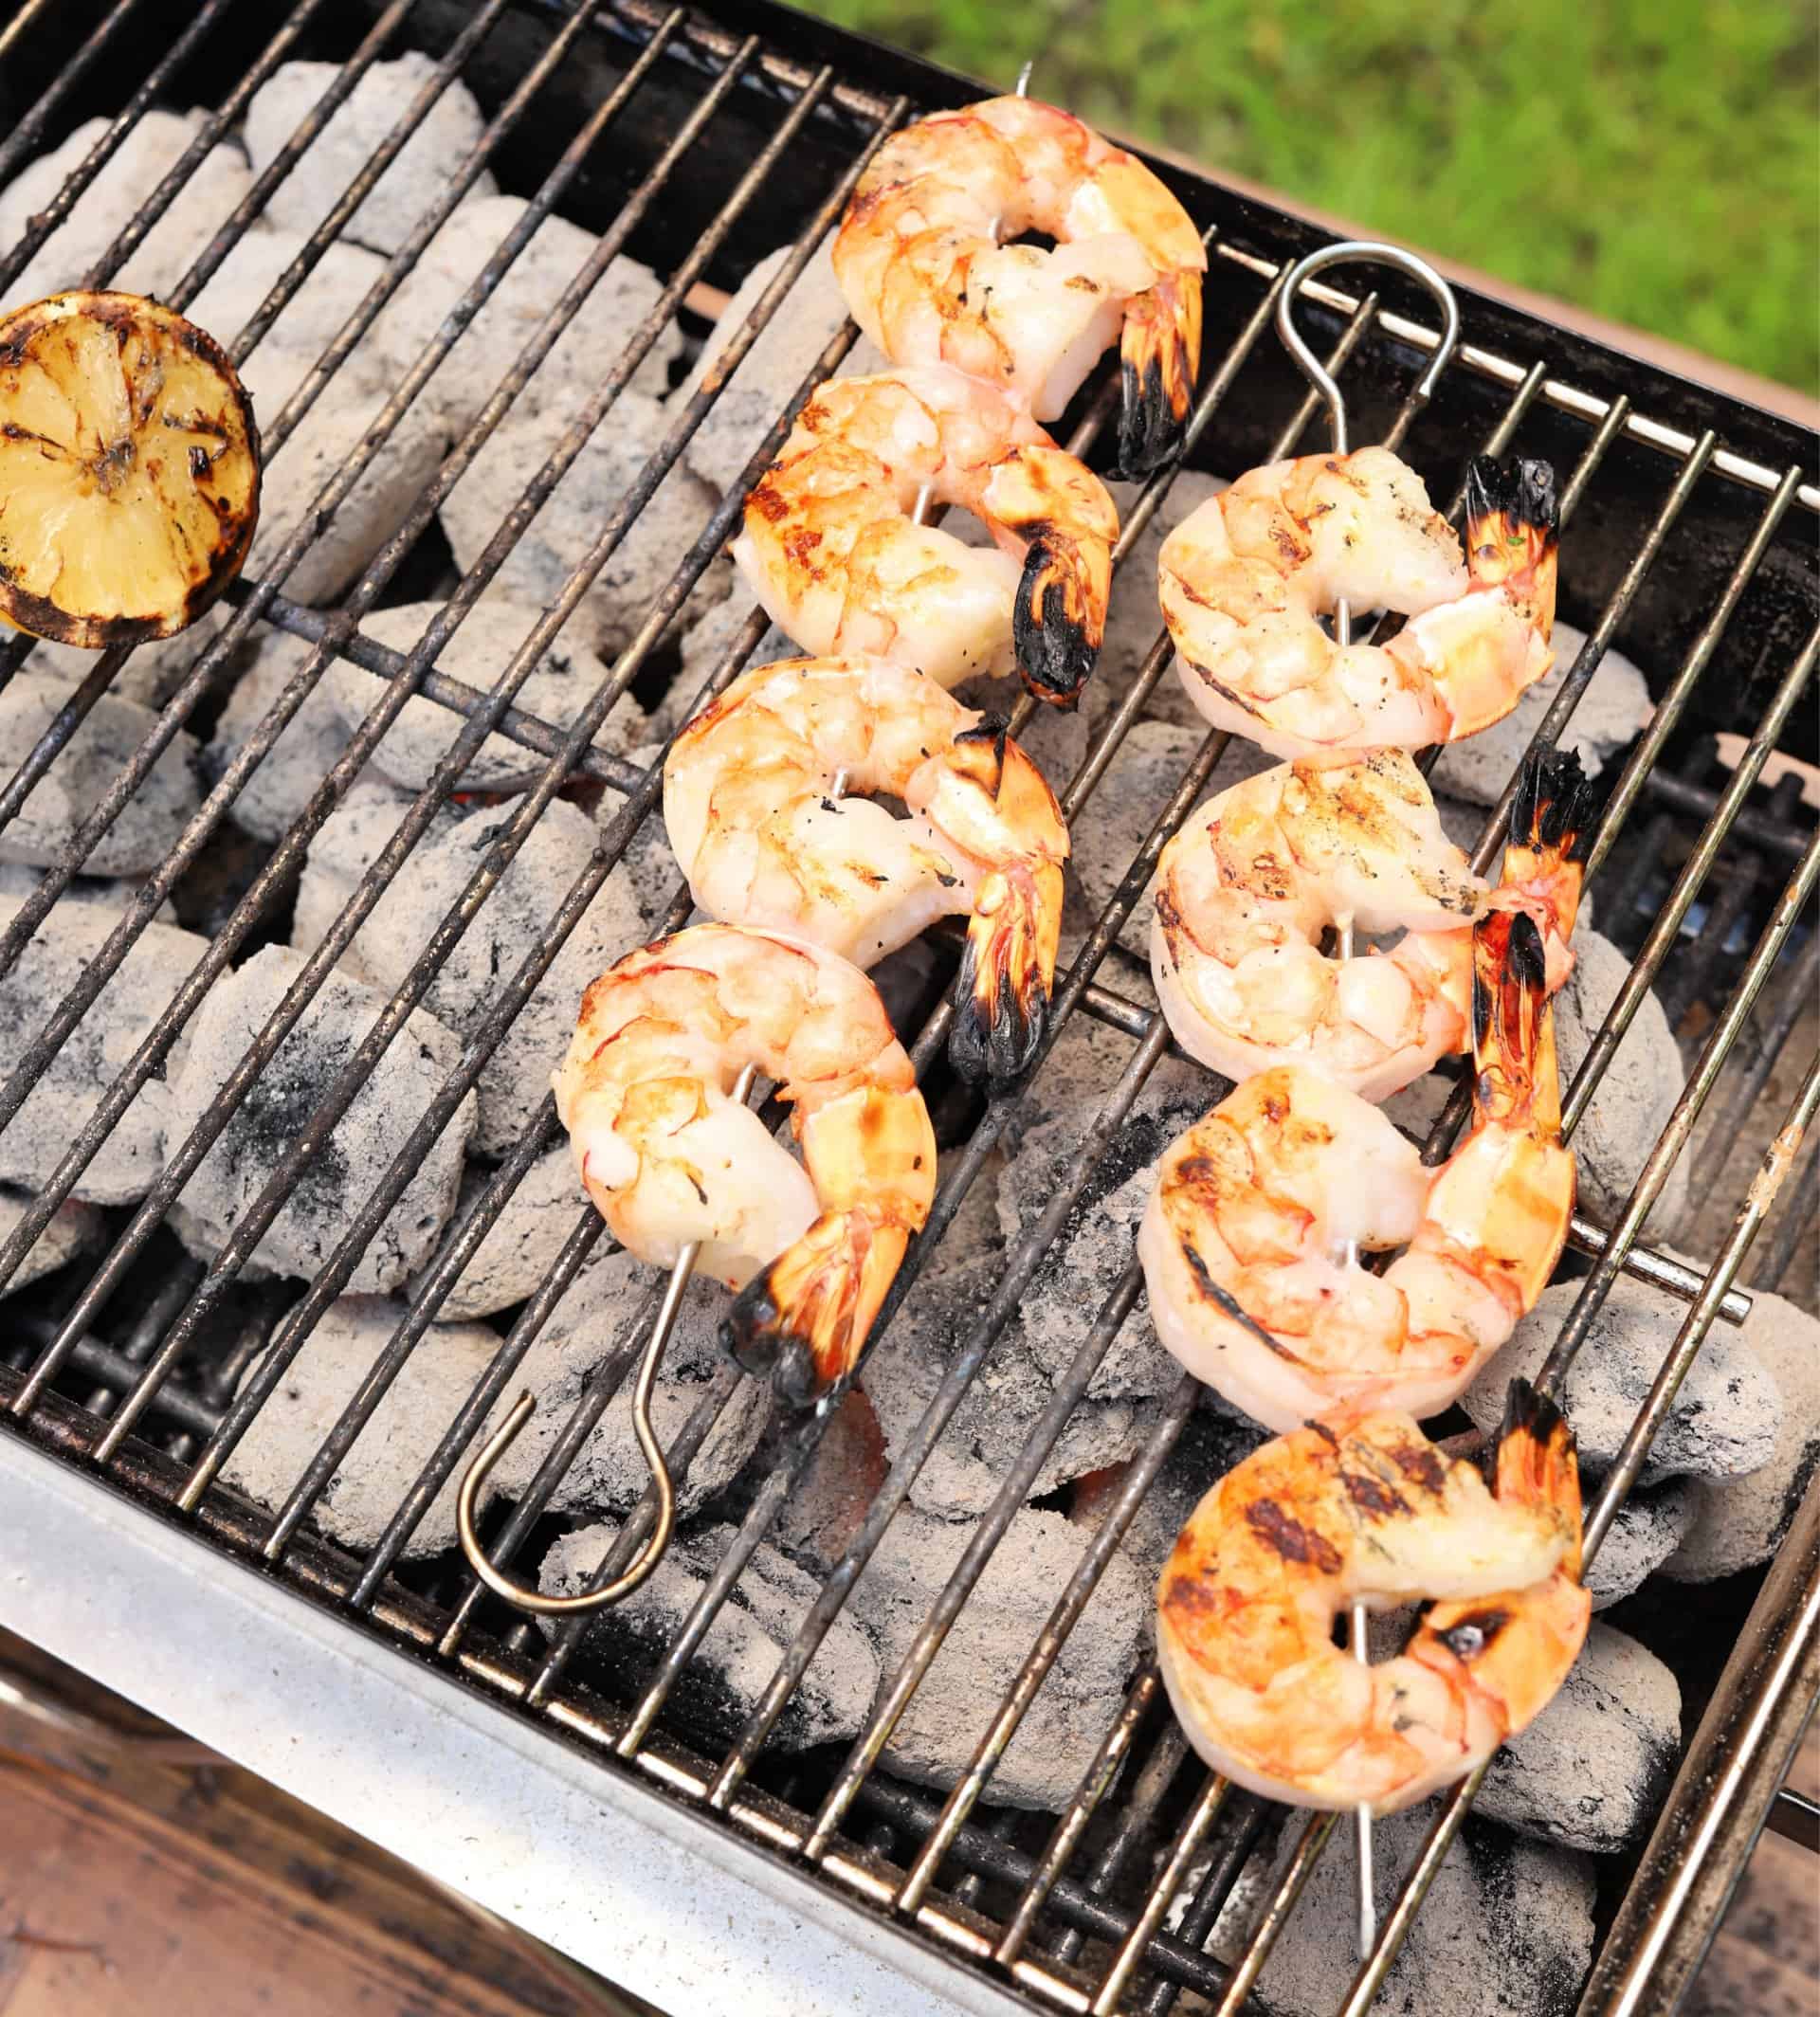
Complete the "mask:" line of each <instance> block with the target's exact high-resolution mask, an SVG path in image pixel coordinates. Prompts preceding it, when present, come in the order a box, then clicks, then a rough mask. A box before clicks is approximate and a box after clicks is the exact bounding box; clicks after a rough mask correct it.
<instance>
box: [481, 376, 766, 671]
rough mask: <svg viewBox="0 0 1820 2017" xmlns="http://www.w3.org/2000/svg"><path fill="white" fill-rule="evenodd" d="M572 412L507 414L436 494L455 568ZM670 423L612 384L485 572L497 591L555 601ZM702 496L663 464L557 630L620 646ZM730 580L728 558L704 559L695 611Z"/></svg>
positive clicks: (684, 540)
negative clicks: (548, 488) (564, 466)
mask: <svg viewBox="0 0 1820 2017" xmlns="http://www.w3.org/2000/svg"><path fill="white" fill-rule="evenodd" d="M573 419H574V416H573V413H571V412H569V411H568V410H566V409H564V408H562V407H559V406H550V407H546V408H544V409H540V410H537V411H532V412H519V411H517V410H514V411H513V412H511V413H508V414H507V415H506V417H505V419H504V420H503V421H501V424H500V426H499V428H498V430H497V431H496V432H495V433H494V434H493V435H492V437H491V438H490V439H489V440H488V442H487V444H486V446H485V447H484V448H482V450H481V452H480V454H479V455H478V456H477V457H476V458H475V461H474V463H473V465H472V466H471V467H470V468H469V469H468V470H467V471H466V472H465V473H464V475H463V477H462V480H461V482H459V483H457V484H456V486H455V488H454V490H453V491H452V492H451V493H450V494H449V496H448V497H447V498H446V499H445V500H444V502H443V505H442V513H441V516H442V521H443V531H444V532H445V533H446V535H447V537H448V543H449V546H450V547H451V549H452V550H453V552H454V554H455V564H456V565H457V566H458V567H459V568H461V569H462V570H463V571H464V572H465V571H466V570H467V569H469V568H471V567H472V566H473V565H474V563H475V562H476V561H477V560H478V559H479V558H480V556H481V554H482V552H483V551H484V550H485V548H486V544H487V542H488V541H489V540H490V539H491V538H492V537H493V535H494V534H495V533H496V532H497V531H498V530H499V527H500V525H501V522H502V521H503V519H504V518H505V517H506V515H507V513H508V512H509V511H510V510H511V509H512V507H513V506H514V505H515V504H516V503H517V501H518V500H519V497H520V496H521V495H522V494H523V491H524V489H525V486H526V485H527V484H528V483H529V482H531V480H532V478H533V477H535V476H536V475H537V472H538V470H539V469H541V468H542V467H543V464H544V463H545V462H546V461H547V460H548V459H549V457H550V455H551V453H552V451H553V450H554V449H555V446H556V445H557V443H558V442H559V441H561V439H562V437H563V436H564V435H565V434H566V433H567V432H568V431H569V428H570V427H571V425H572V424H573ZM671 423H672V416H671V414H670V413H669V412H668V411H667V410H666V409H664V408H663V407H660V406H659V405H658V404H657V402H656V401H655V400H653V399H648V398H646V396H645V394H644V393H642V392H638V391H631V390H629V389H628V391H624V392H622V393H621V394H620V395H619V398H618V400H617V401H616V402H615V404H614V406H613V409H612V410H611V411H610V413H609V414H607V416H606V417H605V418H604V419H603V420H602V421H601V423H600V425H599V426H598V427H595V429H594V430H593V432H592V434H591V435H590V436H589V437H588V439H587V441H586V442H584V443H583V445H582V447H581V450H580V453H579V454H578V455H577V456H576V457H575V460H574V461H573V463H571V465H570V467H569V468H568V470H567V471H566V472H565V474H564V476H563V479H562V481H561V482H559V483H558V484H557V485H556V487H555V490H554V491H553V492H552V493H551V495H550V497H549V499H548V500H546V502H545V503H544V506H543V508H542V510H540V511H539V512H538V513H537V517H536V518H533V519H532V521H531V524H530V527H529V528H528V530H527V531H526V532H525V533H524V534H523V536H521V537H520V538H519V541H518V543H517V544H516V545H515V546H514V547H513V549H512V551H511V553H510V554H508V555H507V556H506V559H505V562H504V564H503V565H502V566H501V569H500V572H499V573H498V574H497V575H496V576H495V577H494V584H495V586H496V588H497V589H498V591H500V592H501V594H505V595H510V596H513V597H515V598H516V599H517V600H519V601H520V602H528V603H532V604H535V605H536V606H537V608H538V609H547V608H548V607H549V606H550V605H552V604H553V603H555V601H556V599H557V597H558V596H559V595H560V594H561V592H562V590H563V587H564V584H565V583H566V582H567V581H568V579H569V577H570V575H571V574H573V572H574V571H575V569H576V567H577V566H578V565H579V564H580V563H581V561H582V560H583V559H584V558H585V557H586V556H587V554H588V553H589V552H590V551H591V549H592V547H593V546H594V544H595V542H596V541H597V540H598V539H599V538H600V536H601V535H602V533H603V531H604V529H605V527H606V524H607V521H608V519H609V518H610V517H611V516H612V514H613V513H614V512H615V511H616V510H617V509H618V508H619V506H620V504H621V501H622V500H624V498H625V497H626V495H627V493H628V491H629V490H630V488H631V487H632V485H633V484H634V483H635V482H637V481H638V479H639V477H640V475H641V473H642V472H643V471H644V469H645V467H646V463H649V461H650V460H651V457H652V455H653V454H654V452H655V451H656V449H657V447H658V445H659V443H660V442H661V441H662V440H663V438H664V434H665V432H666V431H667V429H668V428H669V427H670V425H671ZM714 503H715V499H714V494H713V492H712V491H711V490H710V489H709V487H708V485H707V484H706V483H704V482H702V481H701V478H700V477H697V476H694V475H692V474H691V473H690V471H689V470H688V469H687V468H685V467H683V466H681V465H680V464H679V465H678V466H677V467H676V468H673V469H672V470H671V471H670V473H669V474H668V475H667V476H666V477H665V478H664V481H663V482H662V483H660V484H659V486H658V489H657V492H656V495H655V496H653V497H652V498H651V499H650V500H649V501H648V502H646V504H645V505H644V506H643V508H642V509H641V510H640V511H639V512H638V513H637V515H636V517H635V518H633V519H632V521H631V522H630V524H629V525H628V527H627V530H626V534H625V536H624V537H623V538H622V539H621V540H620V542H619V544H618V546H617V547H615V548H614V550H613V553H612V554H611V556H610V558H609V560H608V561H607V563H606V565H605V566H604V567H603V568H602V569H601V572H599V573H598V574H597V575H596V576H595V578H594V580H593V582H592V585H591V586H590V588H589V589H588V591H587V592H586V594H585V595H584V596H583V598H582V600H581V604H580V606H579V608H578V609H577V612H576V614H575V615H574V616H573V618H572V619H571V621H570V626H569V634H570V635H571V636H573V637H575V638H578V639H579V641H580V642H581V643H582V644H584V645H589V646H591V647H592V648H593V649H595V650H597V651H601V652H603V653H606V652H607V651H608V650H609V649H614V650H616V649H618V648H619V647H620V646H621V645H625V644H626V643H628V640H629V639H630V638H631V636H632V633H633V632H634V631H635V630H636V629H637V628H638V627H639V625H640V624H642V623H643V622H644V621H645V617H646V613H647V611H648V609H649V608H650V606H651V604H652V603H653V602H654V601H655V600H656V598H657V596H658V594H659V592H660V591H662V590H663V589H664V587H666V586H667V584H668V582H669V579H670V576H671V575H672V574H673V573H674V572H675V571H676V568H677V565H678V563H679V562H680V561H681V559H682V558H683V554H685V553H686V552H687V551H688V549H689V548H690V547H691V546H693V545H694V543H695V541H696V539H697V538H698V537H699V536H701V531H702V529H703V527H704V526H705V525H706V524H707V521H708V518H709V515H710V513H711V512H712V510H713V508H714ZM731 585H732V575H731V572H730V565H729V563H727V562H725V561H724V560H721V561H717V562H715V563H714V564H713V565H712V566H710V567H709V569H708V570H707V572H705V573H704V575H703V576H702V579H701V582H700V583H699V584H698V585H697V588H696V590H695V591H694V592H695V596H696V597H697V598H698V607H699V608H700V609H701V610H702V611H705V610H706V609H707V608H708V607H709V606H710V604H712V603H713V602H715V601H718V600H719V599H721V598H722V597H724V596H725V595H726V593H727V591H728V589H729V588H730V587H731Z"/></svg>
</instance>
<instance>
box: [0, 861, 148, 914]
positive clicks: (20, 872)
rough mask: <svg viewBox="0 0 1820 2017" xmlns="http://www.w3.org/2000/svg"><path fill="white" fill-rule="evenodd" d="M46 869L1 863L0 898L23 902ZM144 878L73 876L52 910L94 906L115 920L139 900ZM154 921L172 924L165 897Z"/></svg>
mask: <svg viewBox="0 0 1820 2017" xmlns="http://www.w3.org/2000/svg"><path fill="white" fill-rule="evenodd" d="M47 874H48V870H45V869H42V868H29V867H27V865H26V863H23V862H0V897H17V898H19V899H22V900H23V899H25V898H27V897H29V896H30V895H32V893H33V892H34V891H35V890H36V889H37V887H38V885H39V884H40V883H41V882H43V881H45V877H46V875H47ZM146 881H147V878H145V877H143V876H72V877H71V878H70V880H69V881H67V882H66V883H64V886H63V888H62V889H61V890H59V891H58V893H57V900H56V902H55V903H54V904H53V905H52V906H51V908H52V910H53V911H57V910H61V909H63V907H64V905H65V904H70V905H79V904H80V905H83V906H87V905H91V904H92V905H93V906H94V907H95V908H96V909H97V910H103V911H107V912H109V913H111V914H112V915H113V916H114V917H117V918H118V916H119V915H120V914H121V913H122V912H123V911H127V910H130V909H131V908H132V907H133V905H134V904H135V903H137V901H138V899H139V894H140V892H141V891H142V890H143V889H144V888H145V884H146ZM154 915H155V921H156V922H157V923H159V924H175V923H176V921H177V914H176V911H175V910H174V908H173V906H172V903H171V900H170V899H169V898H167V899H165V900H164V902H162V903H161V904H159V905H158V908H157V910H156V912H155V914H154Z"/></svg>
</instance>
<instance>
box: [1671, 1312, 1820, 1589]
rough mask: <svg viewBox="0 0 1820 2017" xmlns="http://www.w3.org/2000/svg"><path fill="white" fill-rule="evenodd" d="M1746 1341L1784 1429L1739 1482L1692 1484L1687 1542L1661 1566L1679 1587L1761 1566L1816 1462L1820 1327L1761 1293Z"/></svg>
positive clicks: (1798, 1501) (1819, 1414)
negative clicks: (1769, 1384)
mask: <svg viewBox="0 0 1820 2017" xmlns="http://www.w3.org/2000/svg"><path fill="white" fill-rule="evenodd" d="M1718 1328H1719V1326H1717V1325H1715V1326H1714V1329H1715V1331H1717V1330H1718ZM1744 1341H1745V1344H1746V1345H1747V1346H1748V1347H1749V1349H1750V1352H1751V1354H1752V1356H1753V1357H1754V1358H1755V1359H1756V1362H1757V1364H1758V1365H1759V1366H1761V1367H1762V1369H1763V1371H1764V1372H1766V1373H1767V1374H1768V1375H1769V1377H1770V1378H1771V1379H1772V1380H1773V1381H1774V1383H1775V1386H1776V1388H1777V1389H1778V1390H1779V1391H1780V1393H1781V1396H1782V1426H1781V1428H1780V1430H1779V1432H1778V1433H1777V1435H1776V1438H1775V1446H1774V1450H1773V1451H1772V1452H1771V1455H1770V1458H1769V1461H1768V1462H1767V1463H1764V1464H1762V1465H1761V1466H1760V1467H1759V1468H1758V1469H1756V1470H1755V1471H1752V1472H1750V1473H1749V1474H1748V1475H1747V1476H1745V1477H1743V1478H1728V1479H1725V1480H1723V1481H1712V1482H1708V1481H1706V1480H1704V1479H1699V1480H1696V1481H1694V1483H1693V1485H1692V1486H1691V1491H1692V1495H1693V1512H1692V1517H1691V1519H1690V1520H1689V1522H1688V1526H1687V1532H1686V1535H1685V1537H1684V1538H1683V1541H1682V1544H1681V1546H1680V1548H1679V1549H1677V1550H1676V1552H1675V1553H1674V1554H1672V1555H1670V1556H1669V1558H1668V1560H1667V1561H1666V1562H1665V1564H1664V1566H1663V1573H1664V1574H1665V1575H1666V1576H1669V1577H1671V1578H1673V1580H1674V1581H1676V1582H1678V1583H1711V1582H1714V1581H1716V1580H1717V1579H1718V1578H1719V1577H1720V1576H1726V1575H1736V1574H1737V1573H1738V1571H1739V1570H1740V1569H1754V1568H1756V1565H1757V1564H1758V1563H1759V1562H1767V1561H1768V1560H1769V1558H1770V1556H1771V1555H1773V1554H1774V1553H1775V1551H1776V1549H1777V1548H1779V1547H1780V1546H1781V1544H1782V1538H1783V1536H1784V1535H1786V1534H1787V1533H1788V1531H1789V1528H1790V1526H1791V1525H1792V1524H1793V1519H1794V1516H1795V1513H1796V1511H1797V1509H1798V1508H1799V1506H1800V1504H1801V1499H1802V1495H1803V1494H1804V1493H1805V1492H1806V1490H1807V1488H1808V1482H1809V1481H1810V1480H1811V1478H1812V1476H1813V1473H1814V1469H1815V1467H1816V1465H1820V1322H1817V1321H1816V1320H1815V1319H1814V1318H1813V1317H1810V1316H1809V1315H1808V1313H1807V1311H1805V1310H1803V1309H1799V1308H1797V1307H1796V1306H1795V1304H1793V1303H1792V1302H1790V1301H1788V1300H1786V1299H1784V1298H1783V1297H1780V1296H1773V1295H1771V1294H1770V1293H1769V1292H1768V1291H1767V1290H1761V1289H1759V1290H1757V1291H1756V1302H1755V1304H1754V1306H1753V1308H1752V1311H1751V1315H1750V1317H1749V1319H1748V1320H1747V1322H1746V1323H1745V1326H1744ZM1711 1342H1712V1341H1711V1339H1710V1338H1709V1339H1708V1340H1707V1345H1706V1348H1705V1349H1706V1350H1708V1351H1710V1350H1711Z"/></svg>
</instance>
